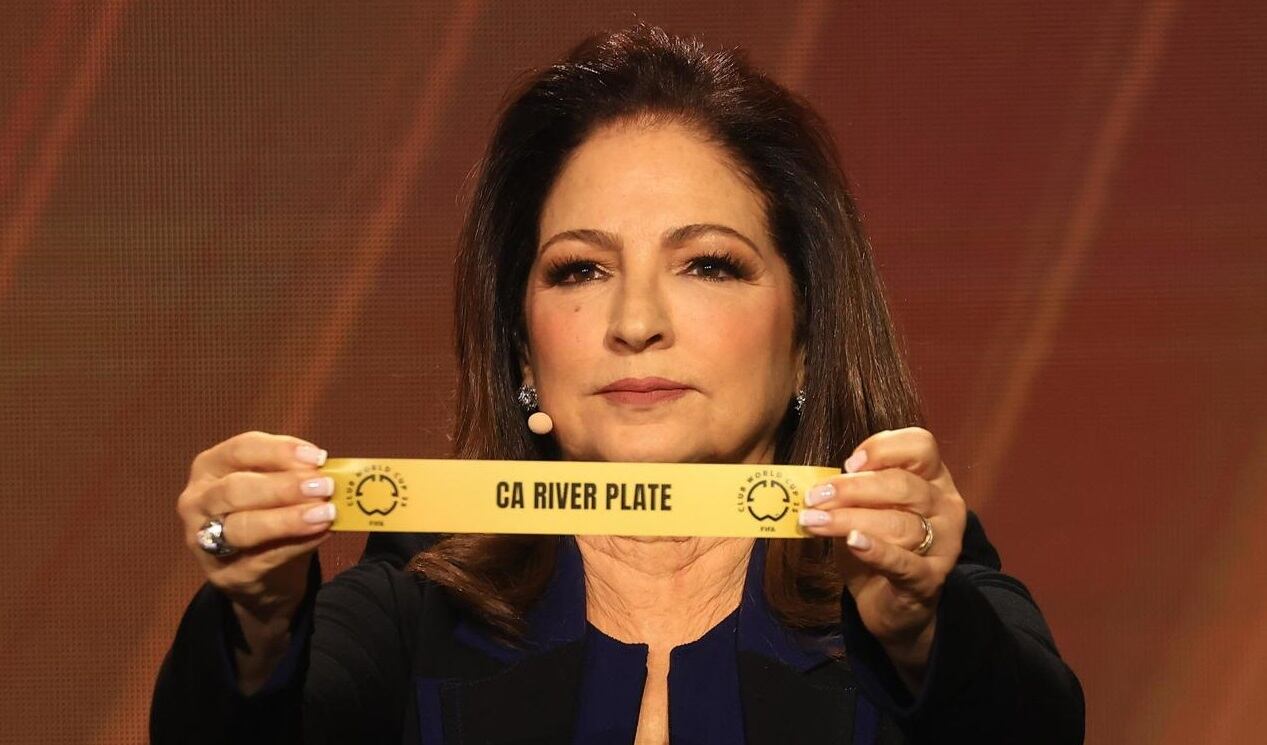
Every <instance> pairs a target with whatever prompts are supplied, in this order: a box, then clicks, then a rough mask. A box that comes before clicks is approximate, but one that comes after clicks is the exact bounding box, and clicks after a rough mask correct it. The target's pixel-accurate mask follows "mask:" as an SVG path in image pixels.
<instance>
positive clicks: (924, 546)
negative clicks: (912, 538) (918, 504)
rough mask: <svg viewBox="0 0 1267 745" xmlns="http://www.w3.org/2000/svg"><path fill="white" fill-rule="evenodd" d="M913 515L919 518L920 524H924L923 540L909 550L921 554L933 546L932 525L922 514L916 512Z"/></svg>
mask: <svg viewBox="0 0 1267 745" xmlns="http://www.w3.org/2000/svg"><path fill="white" fill-rule="evenodd" d="M915 516H916V517H918V518H919V521H920V524H922V525H923V526H924V541H923V543H921V544H919V545H918V546H916V547H915V548H913V549H911V550H912V551H914V552H915V553H917V554H919V555H920V556H923V555H924V554H926V553H928V549H930V548H932V547H933V525H932V523H930V522H928V518H926V517H924V516H923V515H921V514H919V513H916V514H915Z"/></svg>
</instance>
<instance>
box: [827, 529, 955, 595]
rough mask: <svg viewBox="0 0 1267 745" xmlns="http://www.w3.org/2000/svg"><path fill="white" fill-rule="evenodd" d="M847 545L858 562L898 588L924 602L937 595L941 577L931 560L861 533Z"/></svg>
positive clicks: (849, 537)
mask: <svg viewBox="0 0 1267 745" xmlns="http://www.w3.org/2000/svg"><path fill="white" fill-rule="evenodd" d="M843 543H844V544H845V545H846V546H847V547H848V550H849V553H850V554H852V555H853V556H854V558H856V559H857V560H858V561H861V562H862V563H863V564H865V565H866V566H867V568H869V569H871V570H872V571H873V572H875V573H876V574H879V575H882V576H883V577H885V578H886V579H888V580H889V582H891V583H892V584H893V585H894V586H895V587H897V588H899V589H901V590H904V591H906V592H909V593H910V594H912V595H914V596H915V597H920V598H926V597H931V596H932V594H933V593H934V592H935V591H936V586H937V585H938V584H939V582H940V579H939V578H940V577H941V575H940V574H939V573H938V570H937V569H935V568H934V567H932V566H931V562H930V561H929V560H928V559H926V558H924V557H921V556H917V555H916V554H914V553H913V552H911V551H908V550H906V549H905V548H902V547H901V546H895V545H893V544H892V543H889V542H888V541H885V540H881V539H879V538H876V537H874V536H871V535H868V534H866V533H864V532H862V531H859V530H851V531H849V534H848V535H847V536H846V537H845V540H844V541H843Z"/></svg>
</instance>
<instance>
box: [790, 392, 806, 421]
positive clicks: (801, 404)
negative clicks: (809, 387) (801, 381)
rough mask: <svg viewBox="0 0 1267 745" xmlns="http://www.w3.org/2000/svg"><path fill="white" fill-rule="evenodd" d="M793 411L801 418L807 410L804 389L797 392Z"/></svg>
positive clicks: (793, 402)
mask: <svg viewBox="0 0 1267 745" xmlns="http://www.w3.org/2000/svg"><path fill="white" fill-rule="evenodd" d="M792 409H793V410H794V411H795V412H796V415H797V416H800V415H801V412H802V411H804V410H805V390H804V389H801V390H799V391H797V392H796V398H795V399H793V401H792Z"/></svg>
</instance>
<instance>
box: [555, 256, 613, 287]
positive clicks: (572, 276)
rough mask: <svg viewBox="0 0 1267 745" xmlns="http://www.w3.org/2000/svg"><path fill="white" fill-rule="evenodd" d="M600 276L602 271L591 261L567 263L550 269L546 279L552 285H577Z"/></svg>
mask: <svg viewBox="0 0 1267 745" xmlns="http://www.w3.org/2000/svg"><path fill="white" fill-rule="evenodd" d="M602 275H603V272H602V270H601V269H599V268H598V265H597V264H595V263H594V262H592V261H568V262H564V263H562V264H559V265H558V266H555V267H551V268H550V271H549V272H547V273H546V279H547V280H548V281H549V283H550V284H552V285H579V284H583V283H585V282H589V281H591V280H595V279H599V278H601V277H602Z"/></svg>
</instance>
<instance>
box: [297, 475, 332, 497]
mask: <svg viewBox="0 0 1267 745" xmlns="http://www.w3.org/2000/svg"><path fill="white" fill-rule="evenodd" d="M299 491H301V492H303V495H304V496H305V497H328V496H330V495H332V494H334V479H332V478H330V477H329V476H322V477H321V478H319V479H308V480H307V481H305V482H303V483H302V484H300V485H299Z"/></svg>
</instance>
